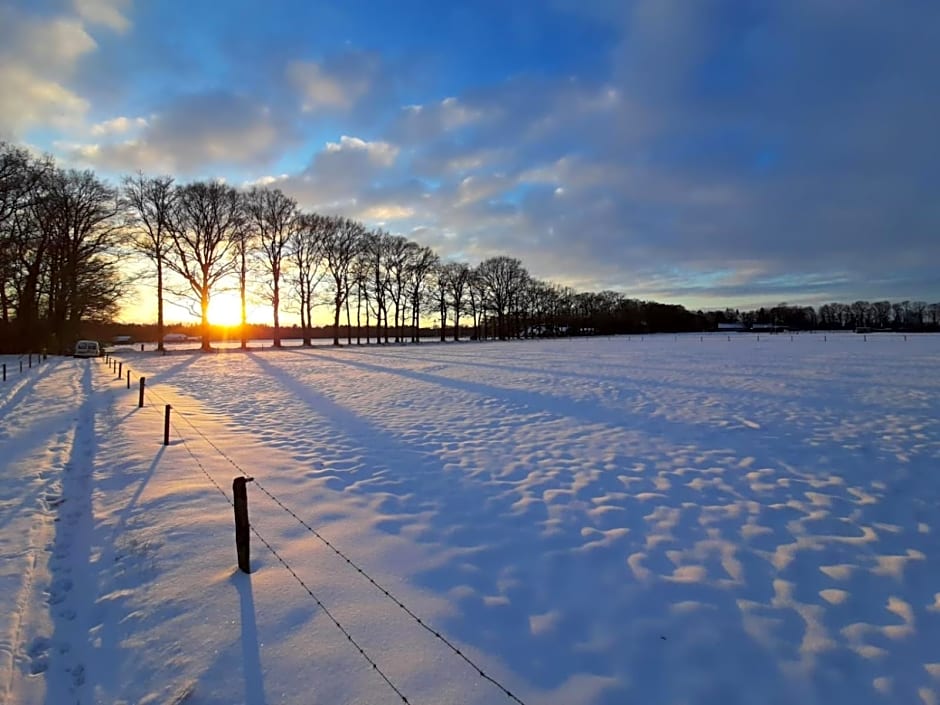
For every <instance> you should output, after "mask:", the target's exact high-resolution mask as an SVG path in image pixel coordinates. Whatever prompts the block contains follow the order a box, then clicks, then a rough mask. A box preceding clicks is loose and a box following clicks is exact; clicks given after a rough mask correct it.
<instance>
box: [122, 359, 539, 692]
mask: <svg viewBox="0 0 940 705" xmlns="http://www.w3.org/2000/svg"><path fill="white" fill-rule="evenodd" d="M105 361H106V362H109V363H110V361H111V358H110V355H107V356H105ZM122 369H123V370H126V371H127V373H128V375H129V376H128V380H130V374H131V373H132V371H131V369H130V367H129V366H123V368H122ZM118 380H122V381H123V378H122V377H121V376H116V377H115V381H118ZM146 392H148V393H149V394H150V395H152V396H153V397H154V398H156V399H157V400H158V401H160V402H162V403H163V404H164V405H165V406H166V407H167V410H169V409H171V408H172V409H173V410H174V411H176V414H175V415H174V418H180V419H182V420H183V421H184V422H185V423H186V425H187V426H188V427H189V428H191V429H192V431H193V432H194V433H195V434H196V435H197V436H198V437H199V438H201V439H202V440H203V441H204V442H205V443H206V444H207V445H208V446H209V447H211V448H212V449H213V450H214V451H215V452H216V453H217V454H218V455H219V457H221V458H222V459H224V460H225V461H226V462H227V463H228V464H229V465H231V466H232V467H233V468H234V469H235V470H236V471H238V472H239V473H240V474H241V475H242V476H243V477H246V478H249V479H252V480H253V484H254V485H255V486H256V487H257V488H258V490H259V491H260V492H261V493H262V494H264V495H265V496H266V497H267V498H268V499H270V500H271V501H272V502H274V504H276V505H277V506H278V507H279V508H280V509H281V510H282V511H284V512H286V513H287V514H288V515H290V516H291V517H292V518H293V519H294V520H295V521H297V522H298V523H299V524H300V525H301V526H302V527H303V528H304V529H306V530H307V531H308V532H309V533H310V534H311V535H312V536H314V537H315V538H316V539H317V540H319V541H320V542H321V543H322V544H323V545H325V546H326V547H327V548H328V549H329V550H330V551H332V552H333V553H334V554H335V555H336V556H338V557H339V558H340V559H341V560H343V561H344V562H345V563H346V564H347V565H349V566H350V567H351V568H352V569H353V570H354V571H355V572H356V573H357V574H358V575H360V576H361V577H362V578H364V579H365V580H366V581H367V582H368V583H369V584H370V585H372V587H374V588H375V589H376V590H377V591H378V592H379V593H381V594H382V595H383V596H384V597H385V598H387V599H388V600H389V602H390V603H391V604H392V605H394V606H395V607H396V608H397V609H399V610H401V611H402V612H403V613H404V614H406V615H407V616H408V617H409V618H410V619H411V620H412V621H414V622H415V623H416V624H417V625H418V626H420V627H421V628H422V629H424V630H425V631H426V632H428V633H429V634H431V635H432V636H434V638H435V639H437V640H438V641H439V642H440V643H441V644H442V645H443V646H444V647H446V648H447V649H449V650H450V651H451V652H453V653H454V654H455V655H456V656H458V657H459V658H460V659H461V660H462V661H463V662H464V663H466V664H467V665H468V666H469V667H470V668H471V669H472V670H473V671H474V672H475V673H476V674H477V675H478V676H479V677H480V678H482V679H483V680H486V681H487V682H489V683H490V684H492V685H493V686H494V687H495V688H497V689H498V690H499V691H500V692H502V693H503V695H505V696H506V697H507V698H508V699H509V700H511V701H513V702H515V703H518V704H519V705H525V703H524V702H523V701H522V700H521V699H520V698H519V697H518V696H517V695H515V694H514V693H513V692H512V691H511V690H509V689H508V688H507V687H506V686H504V685H503V684H502V683H500V682H499V681H498V680H496V678H494V677H493V676H492V675H490V674H489V673H487V672H486V671H485V670H484V669H483V668H482V667H481V666H480V665H479V664H478V663H476V662H475V661H474V660H473V659H471V658H470V657H469V656H468V655H467V654H466V653H464V651H462V650H461V649H460V648H459V647H458V646H456V645H455V644H454V643H453V642H452V641H450V640H449V639H448V638H447V637H446V636H444V635H443V634H442V633H441V632H440V630H438V629H436V628H434V627H433V626H431V625H430V624H429V623H428V622H427V621H426V620H425V619H423V618H421V617H420V616H418V614H417V613H415V611H414V610H412V609H411V608H410V607H408V606H407V605H406V604H405V603H404V602H403V601H402V600H400V599H399V598H398V597H396V596H395V595H394V594H393V593H392V592H391V591H390V590H388V588H386V587H384V586H383V585H382V584H380V583H379V582H378V581H377V580H376V579H375V578H373V577H372V576H371V575H370V574H369V573H368V572H366V570H365V569H364V568H363V567H362V566H360V565H359V564H358V563H356V562H355V561H353V560H352V558H350V557H349V555H347V554H346V553H345V552H343V551H342V550H340V549H339V548H338V547H337V546H336V545H334V544H333V543H332V542H331V541H330V540H329V539H327V538H326V537H325V536H323V534H322V533H321V532H320V531H319V530H317V529H316V528H314V527H313V526H311V525H310V524H309V523H308V522H307V521H305V520H304V519H303V518H302V517H301V516H299V515H298V514H297V512H295V511H294V510H293V509H292V508H291V507H290V506H288V505H287V504H286V503H285V502H284V501H283V500H281V499H280V498H279V497H278V496H277V495H275V494H274V493H273V492H271V491H270V490H269V489H267V488H266V487H265V486H264V485H263V484H262V483H260V482H259V481H258V480H257V479H256V478H253V477H252V476H250V475H249V473H248V472H247V471H246V470H245V469H244V468H243V467H242V466H241V465H240V464H239V463H238V462H237V461H236V460H235V459H234V458H232V457H231V455H229V454H228V453H226V452H225V451H224V450H223V449H222V448H220V447H219V446H218V445H217V444H216V443H215V442H214V441H213V440H212V439H211V438H209V437H208V436H207V435H206V434H205V433H203V432H202V430H200V429H199V427H198V426H197V425H196V424H195V423H194V422H193V421H192V420H191V419H190V418H189V416H188V415H187V414H185V413H182V412H181V411H180V409H179V408H176V407H173V405H172V404H171V403H170V402H169V400H167V399H166V397H164V396H163V395H161V394H160V393H159V392H157V391H155V390H154V389H153V387H152V386H148V387H146ZM144 406H145V408H148V409H152V410H154V411H156V412H157V413H158V414H159V413H160V412H159V409H157V408H155V407H152V406H147V405H146V404H144ZM167 418H169V417H167ZM169 427H170V428H172V430H173V432H174V433H175V434H176V436H177V438H178V439H179V441H180V444H181V445H182V446H183V447H184V448H185V449H186V451H187V453H188V454H189V456H190V457H191V458H192V459H193V462H194V463H195V464H196V466H197V467H198V468H199V470H200V471H201V472H202V473H203V474H204V475H205V476H206V478H207V479H208V480H209V482H210V483H211V484H212V485H213V486H214V487H215V488H216V489H217V490H218V491H219V493H220V494H221V495H222V496H223V497H224V498H225V500H226V501H227V502H228V503H229V505H230V506H232V507H233V508H234V507H235V503H234V501H233V500H232V499H231V498H230V497H229V495H228V493H226V491H225V490H224V489H223V488H222V486H221V485H220V484H219V483H218V482H217V481H216V480H215V478H214V477H213V476H212V474H211V473H210V472H209V471H208V470H207V469H206V467H205V465H204V464H203V463H202V461H200V459H199V457H198V456H197V455H196V454H195V453H194V452H193V449H192V448H191V447H190V444H189V443H188V442H187V438H186V437H185V436H184V435H183V433H182V432H181V431H180V428H179V426H178V425H177V424H174V423H172V421H170V422H169ZM249 528H250V530H251V532H252V533H253V534H254V535H255V536H257V537H258V540H259V541H261V543H262V544H264V546H265V547H266V548H267V549H268V550H269V551H270V552H271V553H272V555H273V556H274V557H275V559H276V560H277V561H278V562H279V563H280V564H281V565H282V566H283V567H284V568H285V570H287V572H288V573H290V575H291V576H292V577H293V578H294V580H295V581H296V582H297V583H298V584H299V585H300V587H301V588H302V589H303V590H304V591H305V592H306V593H307V594H308V595H309V596H310V597H311V598H312V599H313V600H314V602H315V603H316V605H317V606H318V607H319V608H320V609H321V610H322V611H323V613H324V614H325V615H326V616H327V618H328V619H329V620H330V621H331V622H332V623H333V625H334V626H335V627H336V628H337V629H338V630H339V631H340V632H341V633H342V634H343V636H344V637H345V638H346V640H347V641H348V642H349V643H350V644H351V645H352V646H353V648H354V649H355V650H356V651H357V652H358V653H359V655H360V656H361V657H362V658H363V659H364V660H365V661H366V662H367V663H368V664H369V665H370V666H371V668H372V670H374V671H375V672H376V674H377V675H378V676H379V677H380V678H381V679H382V680H383V681H384V682H385V683H386V685H388V687H389V688H390V689H391V690H392V691H393V692H394V693H395V695H396V696H397V697H398V698H399V699H400V700H401V701H402V702H403V703H410V702H411V701H409V700H408V698H407V697H406V696H405V695H404V693H402V691H401V689H400V688H399V687H398V686H396V685H395V683H394V682H393V681H392V680H391V678H390V677H389V676H388V675H387V674H386V673H385V672H384V671H383V670H382V669H381V668H380V667H379V665H378V663H377V662H376V660H375V659H374V658H373V657H372V656H370V655H369V654H368V653H367V652H366V651H365V649H364V648H363V647H362V646H361V645H360V644H359V642H358V641H356V639H355V638H354V637H353V636H352V634H351V633H350V632H349V630H348V629H347V628H346V627H345V626H343V624H342V623H341V622H340V621H339V620H338V619H337V618H336V616H335V615H334V614H333V613H332V612H331V611H330V610H329V609H328V608H327V607H326V605H325V604H323V602H322V600H321V599H320V598H319V597H318V596H317V594H316V593H315V592H314V591H313V590H312V589H311V588H310V587H309V586H308V585H307V584H306V583H305V582H304V580H303V579H302V578H301V577H300V575H299V574H298V572H297V571H296V570H295V569H294V567H293V566H291V565H290V564H289V563H288V562H287V561H286V560H285V559H284V557H283V556H282V555H281V554H280V553H279V552H278V551H277V550H276V549H275V547H274V546H273V545H272V544H271V542H270V541H269V540H268V539H266V538H265V537H264V536H263V535H262V534H261V533H260V532H259V531H258V529H257V527H256V526H255V525H254V524H253V523H249Z"/></svg>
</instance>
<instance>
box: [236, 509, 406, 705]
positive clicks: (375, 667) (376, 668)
mask: <svg viewBox="0 0 940 705" xmlns="http://www.w3.org/2000/svg"><path fill="white" fill-rule="evenodd" d="M248 526H249V528H250V529H251V532H252V533H253V534H254V535H255V536H257V537H258V539H259V540H260V541H261V543H263V544H264V545H265V546H267V547H268V550H269V551H270V552H271V553H273V554H274V557H275V558H277V559H278V561H280V563H281V565H283V566H284V567H285V568H286V569H287V571H288V572H289V573H290V574H291V575H293V576H294V579H295V580H296V581H297V582H298V583H300V585H301V587H302V588H303V589H304V590H306V591H307V594H308V595H310V597H312V598H313V599H314V601H315V602H316V603H317V606H318V607H319V608H320V609H321V610H323V613H324V614H325V615H326V616H327V617H329V618H330V621H331V622H333V624H334V625H335V626H336V628H337V629H339V630H340V631H341V632H342V633H343V636H345V637H346V639H347V640H348V641H349V643H350V644H352V645H353V646H354V647H356V649H357V650H358V651H359V653H360V655H361V656H362V657H363V658H364V659H365V660H366V661H368V662H369V665H371V666H372V669H373V670H374V671H375V672H376V673H378V674H379V675H380V676H381V677H382V680H384V681H385V682H386V683H387V684H388V686H389V687H390V688H391V689H392V690H394V691H395V694H396V695H398V697H399V698H401V701H402V702H403V703H408V698H406V697H405V695H404V694H403V693H402V692H401V691H400V690H399V689H398V687H397V686H396V685H395V684H394V683H392V681H391V679H390V678H389V677H388V676H386V675H385V674H384V673H383V672H382V669H380V668H379V666H378V664H377V663H376V662H375V661H373V660H372V658H371V657H370V656H369V655H368V654H367V653H366V652H365V650H364V649H363V648H362V647H361V646H360V645H359V643H358V642H357V641H356V640H355V639H353V638H352V635H351V634H350V633H349V632H348V631H347V630H346V628H345V627H344V626H343V625H342V624H340V623H339V620H337V619H336V617H334V616H333V613H332V612H330V611H329V610H328V609H327V607H326V605H324V604H323V603H322V602H321V601H320V598H319V597H317V596H316V595H315V594H314V592H313V590H311V589H310V588H309V587H308V586H307V584H306V583H305V582H304V581H303V580H302V579H301V577H300V576H299V575H297V573H296V572H295V571H294V569H293V568H291V567H290V565H289V564H288V563H287V561H285V560H284V559H283V558H281V555H280V554H279V553H278V552H277V551H275V550H274V547H273V546H272V545H271V544H269V543H268V542H267V541H266V540H265V538H264V537H263V536H262V535H261V534H259V533H258V530H257V529H256V528H255V527H254V525H253V524H251V523H249V525H248Z"/></svg>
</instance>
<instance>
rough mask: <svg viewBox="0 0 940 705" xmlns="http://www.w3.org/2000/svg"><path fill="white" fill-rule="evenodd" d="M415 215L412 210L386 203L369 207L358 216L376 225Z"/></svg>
mask: <svg viewBox="0 0 940 705" xmlns="http://www.w3.org/2000/svg"><path fill="white" fill-rule="evenodd" d="M414 214H415V210H414V208H409V207H407V206H402V205H399V204H396V203H387V204H379V205H374V206H370V207H369V208H366V209H365V210H364V211H362V213H361V214H360V215H359V217H360V218H362V219H364V220H367V221H372V222H376V223H380V224H382V223H386V222H388V221H390V220H405V219H406V218H410V217H411V216H413V215H414Z"/></svg>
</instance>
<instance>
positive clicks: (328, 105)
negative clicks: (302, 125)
mask: <svg viewBox="0 0 940 705" xmlns="http://www.w3.org/2000/svg"><path fill="white" fill-rule="evenodd" d="M374 71H375V65H374V62H371V61H353V62H349V63H341V64H339V65H337V66H335V67H327V66H324V65H323V64H320V63H316V62H312V61H293V62H291V63H290V64H288V66H287V78H288V80H289V81H290V82H291V83H292V84H293V86H294V88H295V89H296V90H297V91H298V92H299V93H300V96H301V99H302V100H301V106H302V108H303V110H304V112H313V111H317V110H322V109H340V110H348V109H349V108H351V107H353V105H354V104H355V103H356V102H357V101H358V100H359V99H360V98H362V97H363V96H364V95H365V94H366V93H367V92H368V91H369V88H370V87H371V85H372V77H373V74H374Z"/></svg>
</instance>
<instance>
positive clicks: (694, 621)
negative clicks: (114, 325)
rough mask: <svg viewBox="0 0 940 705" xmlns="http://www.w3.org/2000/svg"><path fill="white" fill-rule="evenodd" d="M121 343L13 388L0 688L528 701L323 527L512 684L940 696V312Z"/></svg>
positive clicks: (552, 694) (1, 491)
mask: <svg viewBox="0 0 940 705" xmlns="http://www.w3.org/2000/svg"><path fill="white" fill-rule="evenodd" d="M121 359H122V360H123V362H124V363H125V365H129V366H130V368H131V369H132V370H133V372H132V376H133V387H134V388H133V389H131V390H127V389H126V382H125V379H121V380H119V379H117V375H116V373H113V372H111V370H109V368H108V366H107V364H106V363H105V362H104V361H102V360H72V359H53V358H50V359H49V361H48V362H46V363H43V365H41V366H40V367H38V368H35V369H33V370H30V371H29V373H28V374H24V375H22V376H20V375H17V376H16V378H15V379H12V380H10V381H8V382H7V383H6V384H5V385H4V386H2V387H0V557H2V562H0V702H3V703H17V704H19V703H22V704H24V705H33V704H34V703H35V704H38V703H46V704H47V705H60V704H71V703H82V704H83V705H84V704H87V703H109V704H110V703H126V704H128V705H129V704H131V703H134V704H138V703H139V704H142V705H146V704H156V703H177V704H180V703H187V704H193V705H195V704H200V705H201V704H210V703H211V704H222V703H250V704H252V705H259V704H263V703H270V704H274V703H297V704H298V705H299V704H305V705H306V704H311V703H312V704H322V705H338V704H344V703H362V704H365V703H369V704H377V703H396V702H398V703H400V702H402V697H401V696H399V695H398V694H396V692H395V690H393V688H392V686H390V685H389V683H388V682H386V681H385V680H383V675H384V677H385V678H387V679H388V681H390V682H391V684H393V685H394V687H395V688H397V689H398V690H399V691H400V692H401V693H402V694H403V695H404V697H406V698H407V700H408V702H410V703H414V704H415V705H419V704H421V703H427V704H435V705H438V704H450V703H453V704H457V703H470V704H473V705H483V704H496V703H512V702H516V701H515V700H512V699H511V698H510V696H508V695H507V694H506V693H505V692H504V691H503V690H501V689H500V688H499V687H497V686H496V685H494V684H493V683H491V682H490V681H488V680H486V679H484V678H483V677H481V676H480V674H479V673H478V672H477V670H475V669H474V668H472V667H471V666H470V665H469V664H468V663H467V662H466V661H464V660H463V659H462V658H461V657H460V656H458V655H456V654H455V653H454V652H453V651H452V650H450V649H449V648H448V646H447V645H446V644H445V643H444V642H443V641H442V640H441V639H439V638H438V637H436V636H435V635H434V634H433V633H430V632H429V631H427V630H425V629H424V628H422V626H421V625H420V624H419V623H418V622H417V621H416V620H415V618H414V617H412V616H411V615H409V614H408V613H407V612H405V611H404V610H403V609H402V608H401V607H400V606H399V605H398V604H396V603H395V602H393V601H392V600H391V599H390V598H388V597H386V595H385V594H384V592H383V591H382V590H380V589H377V588H376V587H375V585H373V584H372V583H371V582H370V581H369V580H367V579H366V578H365V577H363V575H362V574H360V573H359V572H358V571H357V570H356V569H355V568H353V567H351V566H350V565H349V564H347V563H346V561H345V560H344V559H343V558H342V557H340V556H339V555H337V553H336V552H334V550H333V549H331V548H330V546H329V545H327V544H326V543H325V542H326V541H328V542H329V544H330V545H331V546H332V547H334V548H335V549H338V550H339V551H341V552H342V553H343V555H345V556H347V557H348V558H349V559H351V560H352V562H353V563H355V564H356V565H357V566H359V567H360V568H362V569H363V570H364V571H365V572H366V573H367V574H368V575H369V576H370V577H371V578H372V579H373V580H374V581H375V582H376V583H378V584H379V585H381V586H382V588H384V589H386V590H388V591H389V592H390V593H391V594H392V595H393V596H394V597H395V598H396V599H397V600H399V601H400V602H401V604H403V605H405V606H406V607H407V608H408V609H409V610H411V611H412V612H413V613H414V615H417V617H419V618H421V619H422V620H423V621H424V622H425V623H426V624H428V625H430V626H431V628H432V630H439V632H440V635H441V636H442V637H443V638H445V639H447V640H448V641H449V642H450V643H452V644H453V645H454V646H455V647H456V648H457V649H459V650H460V651H461V653H462V654H464V655H465V656H466V657H468V658H469V659H470V660H471V661H473V662H474V663H476V664H477V665H478V666H479V667H480V668H482V670H483V671H484V672H485V673H486V674H487V675H488V676H490V677H492V678H493V679H495V680H496V681H498V682H499V683H500V684H502V685H503V686H504V687H505V688H507V689H508V690H509V691H511V692H512V694H513V695H514V696H515V697H516V698H518V699H519V701H521V702H524V703H526V704H527V705H538V704H543V705H615V704H616V705H620V704H621V703H643V704H644V705H646V704H648V703H663V704H675V705H679V704H683V703H708V704H712V703H714V704H720V705H733V704H734V703H741V704H742V705H743V704H745V703H746V704H752V703H801V704H802V703H825V704H827V705H832V704H833V703H846V704H848V703H851V704H853V705H855V704H858V703H924V704H925V705H934V704H936V703H940V647H938V644H940V576H938V569H937V561H938V559H940V539H938V531H940V520H938V509H940V477H938V473H940V376H938V375H937V370H938V369H940V338H938V337H929V336H910V337H909V340H907V341H904V340H903V339H902V338H900V337H893V336H892V337H879V336H870V337H869V338H868V340H867V341H863V340H862V338H861V336H854V335H842V336H833V335H829V336H828V337H827V339H826V340H825V342H824V340H823V336H822V335H818V336H815V335H813V336H810V335H801V336H795V338H794V340H793V341H792V342H791V341H790V339H789V336H773V337H770V336H761V340H760V341H759V342H758V341H757V339H756V337H755V336H732V338H731V340H730V341H728V340H727V338H726V337H725V336H714V335H713V336H705V337H704V338H703V339H701V340H700V339H699V337H698V336H678V337H673V336H654V337H646V338H645V339H642V340H641V339H640V338H636V337H633V338H630V339H627V338H614V339H609V340H608V339H590V340H586V339H580V340H558V341H538V342H512V343H502V344H500V343H461V344H447V345H436V344H428V345H422V346H420V347H417V348H416V347H414V346H407V347H406V346H399V347H396V346H391V347H383V348H356V347H353V348H341V349H332V348H322V347H318V348H316V349H313V350H304V349H289V350H284V351H273V350H269V349H266V350H264V351H263V352H262V351H253V352H248V353H241V352H230V353H223V354H217V355H200V354H198V353H189V352H185V353H182V352H180V353H176V354H170V355H167V356H157V355H156V354H154V353H151V352H145V353H139V352H134V351H131V350H127V351H123V352H122V353H121ZM140 375H145V376H146V377H147V380H148V381H147V389H148V391H147V405H146V406H145V408H144V409H137V406H136V402H137V379H138V377H139V376H140ZM165 403H170V404H172V406H173V407H174V412H173V414H174V417H173V419H174V423H173V432H172V441H171V444H170V445H169V446H167V447H164V446H163V445H162V425H163V405H164V404H165ZM241 471H244V472H246V473H249V474H251V475H252V476H254V477H255V478H256V479H257V483H255V484H249V486H248V487H249V491H248V493H249V503H250V514H251V521H252V524H253V526H254V527H255V529H256V530H257V532H258V534H260V535H261V536H262V537H264V540H265V541H267V542H268V543H269V544H270V546H271V547H272V548H273V549H274V551H276V552H277V556H275V555H274V554H273V553H272V552H271V551H270V550H268V548H266V547H265V546H264V545H263V544H262V543H261V541H260V540H259V539H258V538H257V537H254V536H253V537H252V540H253V544H252V560H253V567H254V572H253V573H252V574H251V575H250V576H249V575H244V574H241V573H238V572H237V571H236V570H235V567H234V564H235V548H234V539H233V519H232V509H231V506H230V504H229V502H228V501H227V500H228V498H229V497H231V493H232V490H231V482H232V479H233V478H234V477H237V476H239V475H240V474H241ZM210 478H211V479H210ZM213 483H216V484H217V485H218V487H216V486H214V484H213ZM258 484H260V487H259V486H258ZM262 488H263V489H262ZM220 490H221V491H220ZM223 495H225V496H223ZM272 497H275V498H277V500H279V502H280V504H279V503H278V502H276V501H275V500H274V499H272ZM285 508H286V509H289V510H290V512H291V513H293V514H294V515H296V517H295V516H292V514H291V513H289V512H288V511H286V509H285ZM298 519H299V520H302V522H303V524H301V523H300V521H298ZM311 529H312V530H316V532H317V535H315V534H314V533H313V532H312V531H311ZM278 556H279V557H278ZM281 561H283V563H282V562H281ZM284 564H287V565H288V566H290V569H291V570H292V571H293V573H292V572H290V571H289V570H288V569H287V568H286V567H285V565H284ZM304 586H305V587H304ZM308 591H309V592H308ZM310 593H312V594H313V595H315V596H316V598H317V599H318V600H319V601H320V603H321V604H322V606H323V607H325V610H324V609H323V608H322V607H321V606H318V604H317V602H316V601H315V600H314V598H313V597H311V594H310ZM326 610H328V612H329V614H327V611H326ZM330 615H332V618H333V619H335V620H336V622H338V623H339V624H341V625H342V627H343V629H344V630H346V632H347V633H348V635H349V637H351V638H352V639H353V640H354V641H355V643H356V644H358V647H357V646H354V645H353V644H352V643H351V642H350V641H349V639H348V638H347V636H346V635H345V634H344V633H342V632H341V631H340V630H339V629H338V628H337V627H336V625H335V624H334V623H333V622H332V621H331V618H330ZM358 648H361V649H362V650H363V651H364V653H365V654H366V655H367V656H368V658H369V659H372V660H374V662H375V664H376V665H377V667H378V668H377V669H374V668H373V667H372V666H371V665H370V663H369V661H367V660H366V658H365V657H363V655H362V654H361V653H360V651H359V650H358ZM379 671H380V672H381V674H380V673H379Z"/></svg>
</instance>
